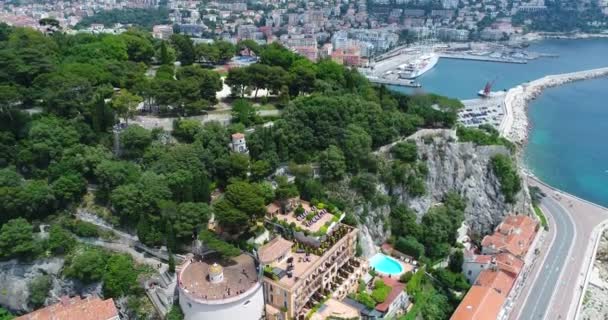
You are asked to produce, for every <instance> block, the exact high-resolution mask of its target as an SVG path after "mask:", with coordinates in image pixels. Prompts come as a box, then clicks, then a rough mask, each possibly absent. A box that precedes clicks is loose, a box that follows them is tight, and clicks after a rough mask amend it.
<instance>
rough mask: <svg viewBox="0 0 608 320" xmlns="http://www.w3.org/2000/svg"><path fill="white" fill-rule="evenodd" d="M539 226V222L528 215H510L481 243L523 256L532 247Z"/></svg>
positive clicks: (500, 250) (484, 245)
mask: <svg viewBox="0 0 608 320" xmlns="http://www.w3.org/2000/svg"><path fill="white" fill-rule="evenodd" d="M537 227H538V222H536V221H535V220H533V219H532V218H530V217H528V216H508V217H506V218H505V220H504V221H503V222H501V223H500V224H499V225H498V227H496V231H495V232H494V234H492V235H488V236H485V237H484V238H483V240H482V241H481V245H482V246H483V247H484V248H487V247H490V248H492V249H494V250H496V251H499V252H510V253H512V254H514V255H515V256H518V257H522V256H524V255H525V254H526V252H527V251H528V248H530V245H531V244H532V241H533V240H534V236H535V235H536V230H537Z"/></svg>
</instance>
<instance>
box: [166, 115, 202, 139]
mask: <svg viewBox="0 0 608 320" xmlns="http://www.w3.org/2000/svg"><path fill="white" fill-rule="evenodd" d="M202 129H203V125H202V124H201V122H200V121H198V120H195V119H179V120H175V121H174V122H173V131H172V132H171V134H172V135H173V136H174V137H176V138H177V139H179V140H180V141H182V142H186V143H192V142H194V138H195V137H196V135H197V134H198V133H199V132H201V130H202Z"/></svg>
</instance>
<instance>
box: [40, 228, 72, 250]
mask: <svg viewBox="0 0 608 320" xmlns="http://www.w3.org/2000/svg"><path fill="white" fill-rule="evenodd" d="M75 244H76V241H75V240H74V237H72V235H71V234H70V233H69V232H68V231H67V230H65V229H63V228H62V227H61V226H60V225H59V224H54V225H52V226H51V228H50V230H49V238H48V241H47V248H48V249H49V250H51V251H52V252H54V253H59V254H63V253H66V252H68V251H70V250H71V249H72V248H73V247H74V245H75Z"/></svg>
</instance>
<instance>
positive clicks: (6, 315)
mask: <svg viewBox="0 0 608 320" xmlns="http://www.w3.org/2000/svg"><path fill="white" fill-rule="evenodd" d="M14 318H15V317H14V316H13V315H12V314H11V313H10V312H8V311H7V310H6V309H4V308H1V307H0V320H12V319H14Z"/></svg>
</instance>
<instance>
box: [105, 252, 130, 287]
mask: <svg viewBox="0 0 608 320" xmlns="http://www.w3.org/2000/svg"><path fill="white" fill-rule="evenodd" d="M138 288H139V284H138V283H137V271H136V270H135V269H134V268H133V259H131V257H130V256H128V255H124V254H120V255H112V256H111V257H110V258H109V259H108V261H107V264H106V268H105V271H104V274H103V293H104V296H106V297H114V298H117V297H120V296H125V295H128V294H131V293H133V292H135V291H137V290H138Z"/></svg>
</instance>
